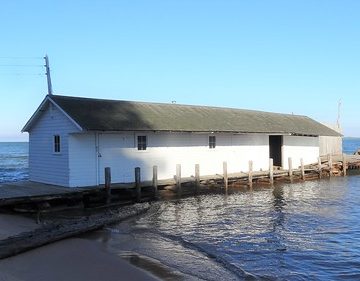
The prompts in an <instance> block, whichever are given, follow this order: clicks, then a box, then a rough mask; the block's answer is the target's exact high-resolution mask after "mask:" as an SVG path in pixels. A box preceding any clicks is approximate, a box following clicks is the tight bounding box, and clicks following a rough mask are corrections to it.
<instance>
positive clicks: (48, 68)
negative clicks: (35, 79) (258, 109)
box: [44, 55, 53, 95]
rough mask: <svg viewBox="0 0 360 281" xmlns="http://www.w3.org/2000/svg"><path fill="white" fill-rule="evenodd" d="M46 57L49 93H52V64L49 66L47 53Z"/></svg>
mask: <svg viewBox="0 0 360 281" xmlns="http://www.w3.org/2000/svg"><path fill="white" fill-rule="evenodd" d="M44 59H45V65H44V66H45V69H46V80H47V85H48V94H49V95H52V93H53V92H52V85H51V77H50V66H49V58H48V56H47V55H45V57H44Z"/></svg>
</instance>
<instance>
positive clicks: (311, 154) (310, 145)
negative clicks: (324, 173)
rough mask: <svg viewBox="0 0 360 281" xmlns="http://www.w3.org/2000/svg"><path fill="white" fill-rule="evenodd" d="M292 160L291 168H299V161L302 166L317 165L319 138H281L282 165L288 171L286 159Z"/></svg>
mask: <svg viewBox="0 0 360 281" xmlns="http://www.w3.org/2000/svg"><path fill="white" fill-rule="evenodd" d="M289 157H291V158H292V163H293V168H294V169H295V168H297V167H299V166H300V159H301V158H303V160H304V164H305V165H306V164H311V163H317V158H318V157H319V137H299V136H283V147H282V163H283V168H285V169H288V166H289V165H288V158H289Z"/></svg>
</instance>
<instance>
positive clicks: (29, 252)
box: [0, 204, 165, 281]
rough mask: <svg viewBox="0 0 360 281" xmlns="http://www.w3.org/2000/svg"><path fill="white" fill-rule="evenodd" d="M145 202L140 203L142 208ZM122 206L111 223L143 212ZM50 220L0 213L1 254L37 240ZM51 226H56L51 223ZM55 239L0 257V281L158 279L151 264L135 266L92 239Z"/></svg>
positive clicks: (136, 208)
mask: <svg viewBox="0 0 360 281" xmlns="http://www.w3.org/2000/svg"><path fill="white" fill-rule="evenodd" d="M146 205H147V204H143V207H144V209H145V211H146V210H147V206H146ZM123 209H125V214H122V215H119V217H118V218H116V219H114V220H112V223H115V222H119V221H122V220H126V219H128V218H131V217H133V216H136V215H139V214H141V213H142V212H143V211H144V210H142V209H141V208H139V206H135V205H133V206H131V207H130V208H120V209H119V210H120V211H122V210H123ZM105 213H106V212H105ZM97 215H99V213H98V214H97ZM100 215H101V213H100ZM100 219H101V217H100ZM90 221H91V220H90ZM108 221H109V220H108ZM108 221H107V222H108ZM110 221H111V220H110ZM49 223H50V222H49V221H48V220H47V221H46V223H45V224H37V223H36V219H35V218H34V217H33V218H31V217H28V216H24V215H21V214H13V213H11V214H9V213H0V253H1V254H3V253H4V251H5V252H6V248H7V247H8V246H9V247H10V248H11V247H15V248H16V247H21V243H22V242H23V241H24V240H26V239H30V240H32V239H34V240H36V239H35V238H36V233H37V232H39V231H41V229H44V228H45V229H46V228H47V227H49V225H50V224H49ZM51 227H55V228H56V226H51V225H50V228H51ZM56 240H61V241H56ZM56 240H55V241H53V240H52V239H50V241H47V242H46V243H43V244H42V245H34V246H33V247H32V248H31V249H23V250H21V253H18V252H14V253H13V254H12V255H11V256H10V257H7V258H2V259H0V280H10V281H19V280H22V281H26V280H40V281H41V280H44V281H45V280H46V281H48V280H54V281H55V280H109V281H111V280H119V277H121V278H120V279H123V278H124V279H126V280H160V279H159V278H157V277H155V275H153V274H152V272H154V270H150V269H151V267H149V266H145V268H144V266H136V265H135V264H133V263H132V262H131V260H129V259H126V257H125V258H123V257H121V256H118V255H115V254H112V253H109V252H107V251H105V250H104V249H102V248H101V245H100V244H99V243H95V242H94V241H89V240H87V239H82V238H79V237H78V236H74V235H71V236H70V237H68V238H59V239H56ZM14 241H15V242H14ZM35 244H36V243H35ZM142 264H144V263H142ZM146 268H147V269H148V270H146ZM164 276H165V275H164Z"/></svg>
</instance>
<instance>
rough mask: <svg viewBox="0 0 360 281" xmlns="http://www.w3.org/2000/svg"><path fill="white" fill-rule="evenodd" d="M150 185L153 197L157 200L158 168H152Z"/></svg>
mask: <svg viewBox="0 0 360 281" xmlns="http://www.w3.org/2000/svg"><path fill="white" fill-rule="evenodd" d="M152 184H153V188H154V197H155V198H157V197H158V195H159V193H158V167H157V166H153V179H152Z"/></svg>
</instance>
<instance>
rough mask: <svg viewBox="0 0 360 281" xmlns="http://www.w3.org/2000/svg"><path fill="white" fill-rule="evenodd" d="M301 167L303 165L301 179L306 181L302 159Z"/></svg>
mask: <svg viewBox="0 0 360 281" xmlns="http://www.w3.org/2000/svg"><path fill="white" fill-rule="evenodd" d="M300 165H301V179H302V180H305V168H304V160H303V159H302V158H300Z"/></svg>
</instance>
